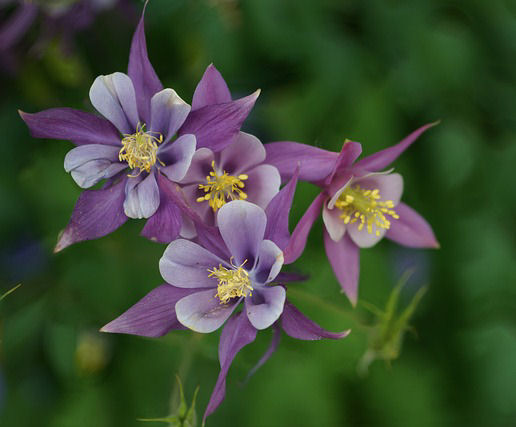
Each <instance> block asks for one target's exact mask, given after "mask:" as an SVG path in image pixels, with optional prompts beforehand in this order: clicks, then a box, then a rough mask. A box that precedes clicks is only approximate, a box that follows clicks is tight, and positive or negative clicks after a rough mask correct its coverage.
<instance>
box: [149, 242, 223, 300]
mask: <svg viewBox="0 0 516 427" xmlns="http://www.w3.org/2000/svg"><path fill="white" fill-rule="evenodd" d="M220 264H222V265H225V266H227V263H226V262H224V261H223V260H222V259H221V258H219V257H218V256H216V255H214V254H212V253H211V252H209V251H208V250H206V249H204V248H203V247H202V246H199V245H198V244H197V243H193V242H190V241H188V240H184V239H177V240H174V241H173V242H172V243H170V245H168V246H167V249H166V250H165V253H164V254H163V256H162V257H161V259H160V260H159V271H160V273H161V276H162V277H163V278H164V279H165V280H166V281H167V282H168V283H170V284H172V285H174V286H178V287H180V288H213V289H215V288H216V287H217V280H216V278H213V277H208V275H209V274H210V273H209V271H208V269H210V270H211V269H213V267H218V266H219V265H220ZM213 292H215V291H213Z"/></svg>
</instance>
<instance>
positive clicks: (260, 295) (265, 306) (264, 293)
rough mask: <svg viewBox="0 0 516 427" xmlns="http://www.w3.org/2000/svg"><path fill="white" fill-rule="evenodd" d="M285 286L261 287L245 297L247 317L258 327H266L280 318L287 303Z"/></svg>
mask: <svg viewBox="0 0 516 427" xmlns="http://www.w3.org/2000/svg"><path fill="white" fill-rule="evenodd" d="M285 297H286V293H285V289H284V288H283V286H272V287H260V288H256V289H255V290H254V291H253V294H252V295H250V296H248V297H247V298H246V299H245V310H246V314H247V318H248V319H249V321H250V322H251V324H252V325H253V326H254V327H255V328H256V329H260V330H261V329H266V328H268V327H269V326H271V325H272V324H273V323H274V322H275V321H276V320H278V319H279V317H280V316H281V313H282V312H283V305H284V304H285Z"/></svg>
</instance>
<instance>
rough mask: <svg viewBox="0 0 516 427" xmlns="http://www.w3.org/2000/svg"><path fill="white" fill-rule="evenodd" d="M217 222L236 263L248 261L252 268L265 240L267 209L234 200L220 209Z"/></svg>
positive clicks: (247, 264) (247, 265) (248, 266)
mask: <svg viewBox="0 0 516 427" xmlns="http://www.w3.org/2000/svg"><path fill="white" fill-rule="evenodd" d="M217 224H218V226H219V230H220V234H221V235H222V238H223V239H224V242H225V243H226V245H227V247H228V249H229V252H230V253H231V255H232V256H234V257H235V263H236V264H238V265H240V264H242V263H243V262H246V267H247V268H248V269H250V267H251V266H253V265H254V263H255V261H256V257H257V254H258V249H259V247H260V244H261V243H262V241H263V235H264V233H265V225H266V224H267V217H266V216H265V211H264V210H263V209H262V208H260V207H259V206H256V205H254V204H252V203H249V202H244V201H243V200H234V201H232V202H229V203H226V204H225V205H224V206H222V208H220V209H219V211H218V214H217Z"/></svg>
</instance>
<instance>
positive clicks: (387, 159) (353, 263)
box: [266, 123, 438, 304]
mask: <svg viewBox="0 0 516 427" xmlns="http://www.w3.org/2000/svg"><path fill="white" fill-rule="evenodd" d="M433 125H434V123H432V124H429V125H426V126H423V127H421V128H419V129H418V130H416V131H415V132H413V133H412V134H410V135H409V136H407V137H406V138H405V139H404V140H402V141H401V142H399V143H398V144H396V145H394V146H392V147H390V148H387V149H385V150H383V151H379V152H377V153H375V154H372V155H371V156H369V157H366V158H364V159H362V160H360V161H357V162H355V160H356V159H357V158H358V156H360V154H361V152H362V147H361V145H360V144H359V143H356V142H353V141H346V142H345V143H344V145H343V148H342V151H341V152H340V153H332V152H329V151H325V150H322V149H319V148H315V147H310V146H307V145H303V144H299V143H296V142H275V143H270V144H266V151H267V159H266V162H268V163H270V164H272V165H275V166H276V167H277V168H278V170H279V171H280V173H281V175H282V178H283V179H287V178H288V177H290V176H292V174H293V172H294V170H295V168H296V167H297V166H298V165H300V172H299V176H300V179H302V180H306V181H309V182H312V183H314V184H316V185H318V186H319V187H321V193H320V194H319V195H318V196H317V197H316V198H315V200H314V201H313V202H312V204H311V205H310V207H309V208H308V210H307V211H306V213H305V215H304V216H303V218H302V219H301V221H300V222H299V224H298V225H297V226H296V229H295V230H294V232H293V236H292V239H291V241H290V246H289V248H287V249H286V250H285V259H286V262H289V260H290V258H293V259H297V257H299V255H300V254H301V252H302V251H303V249H304V246H305V244H306V239H307V236H308V233H309V231H310V228H311V226H312V225H313V223H314V221H315V220H316V219H317V217H318V216H319V213H320V212H321V210H322V217H323V221H324V225H325V230H324V245H325V249H326V254H327V256H328V259H329V261H330V264H331V266H332V268H333V271H334V272H335V275H336V276H337V279H338V280H339V283H340V285H341V287H342V290H343V292H345V293H346V295H347V296H348V298H349V299H350V301H351V302H352V303H353V304H355V303H356V301H357V295H358V275H359V248H368V247H371V246H374V245H375V244H376V243H378V241H380V240H381V239H382V238H383V237H384V236H385V237H387V238H389V239H391V240H394V241H395V242H397V243H400V244H402V245H405V246H410V247H418V248H427V247H428V248H435V247H438V243H437V240H436V239H435V236H434V234H433V232H432V229H431V227H430V226H429V225H428V223H427V222H426V221H425V220H424V219H423V218H422V217H421V216H420V215H419V214H417V213H416V212H415V211H414V210H413V209H411V208H410V207H408V206H407V205H405V204H404V203H402V202H400V199H401V195H402V192H403V179H402V177H401V175H399V174H397V173H392V170H389V171H386V172H380V170H382V169H384V168H386V167H388V166H389V164H390V163H392V162H393V161H394V160H396V158H397V157H398V156H399V155H400V154H401V153H402V152H403V151H405V149H407V148H408V147H409V146H410V145H411V144H412V143H413V142H414V141H415V140H416V139H417V138H418V137H419V136H420V135H421V134H422V133H423V132H424V131H425V130H427V129H428V128H429V127H431V126H433Z"/></svg>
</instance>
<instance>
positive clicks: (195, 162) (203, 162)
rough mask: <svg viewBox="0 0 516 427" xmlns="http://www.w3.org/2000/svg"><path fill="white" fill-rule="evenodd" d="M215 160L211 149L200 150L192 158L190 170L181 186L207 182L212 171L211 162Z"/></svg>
mask: <svg viewBox="0 0 516 427" xmlns="http://www.w3.org/2000/svg"><path fill="white" fill-rule="evenodd" d="M214 159H215V157H214V155H213V151H211V150H210V149H209V148H199V149H198V150H197V151H196V152H195V153H194V155H193V157H192V162H191V163H190V168H189V169H188V171H187V172H186V175H185V176H184V178H183V179H182V180H181V184H195V185H196V186H198V184H199V183H201V182H203V183H204V182H206V177H207V176H208V175H209V173H210V171H211V170H212V167H211V162H212V161H213V160H214Z"/></svg>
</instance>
